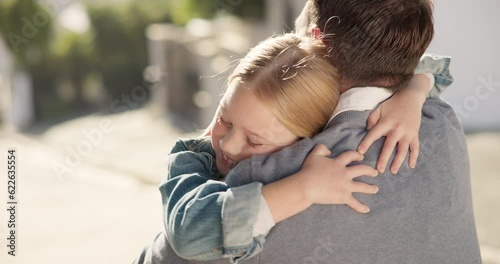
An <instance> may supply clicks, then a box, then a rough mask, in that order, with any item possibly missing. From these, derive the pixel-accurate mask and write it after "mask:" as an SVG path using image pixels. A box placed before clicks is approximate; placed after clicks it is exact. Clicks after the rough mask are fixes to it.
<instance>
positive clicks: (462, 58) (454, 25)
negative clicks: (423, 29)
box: [429, 0, 500, 131]
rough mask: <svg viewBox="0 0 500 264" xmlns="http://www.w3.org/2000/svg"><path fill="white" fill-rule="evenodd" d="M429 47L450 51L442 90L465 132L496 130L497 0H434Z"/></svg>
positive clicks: (499, 95) (499, 104) (499, 72)
mask: <svg viewBox="0 0 500 264" xmlns="http://www.w3.org/2000/svg"><path fill="white" fill-rule="evenodd" d="M434 5H435V13H434V18H435V30H436V35H435V38H434V41H433V43H432V44H431V46H430V47H429V52H433V53H439V54H447V55H451V56H452V64H451V67H450V68H451V73H452V74H453V76H454V77H455V83H454V84H453V85H452V86H451V87H450V88H449V90H448V91H447V92H445V94H444V96H443V97H444V99H445V100H447V101H448V102H449V103H450V104H451V105H453V107H454V108H455V111H457V114H458V115H459V116H460V118H461V119H462V122H463V124H464V128H465V130H466V131H478V130H497V131H498V130H500V66H499V63H500V51H499V48H500V16H499V15H498V13H499V12H500V1H498V0H481V1H452V0H435V1H434Z"/></svg>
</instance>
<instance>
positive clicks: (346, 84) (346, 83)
mask: <svg viewBox="0 0 500 264" xmlns="http://www.w3.org/2000/svg"><path fill="white" fill-rule="evenodd" d="M391 86H392V84H391V83H389V82H387V81H383V80H379V81H374V82H371V83H360V82H356V81H351V80H349V79H344V78H342V79H341V80H340V93H341V94H342V93H344V92H346V91H348V90H349V89H351V88H359V87H381V88H382V87H391ZM389 90H391V89H389Z"/></svg>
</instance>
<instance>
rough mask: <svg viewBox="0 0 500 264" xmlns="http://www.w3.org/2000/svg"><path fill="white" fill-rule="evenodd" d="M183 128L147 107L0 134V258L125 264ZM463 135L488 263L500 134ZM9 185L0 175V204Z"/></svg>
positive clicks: (498, 257)
mask: <svg viewBox="0 0 500 264" xmlns="http://www.w3.org/2000/svg"><path fill="white" fill-rule="evenodd" d="M180 136H184V137H190V136H193V135H188V134H181V133H180V132H179V131H177V130H176V129H174V128H172V127H170V126H169V125H168V124H167V123H166V122H165V121H164V120H163V119H161V118H155V117H152V115H151V114H149V112H148V110H146V109H142V110H137V111H132V112H129V113H122V114H115V115H110V116H100V115H92V116H87V117H83V118H79V119H75V120H72V121H68V122H64V123H61V124H58V125H56V126H53V127H50V128H49V129H47V130H46V131H44V132H41V133H37V134H13V133H3V134H0V146H1V147H0V151H1V153H0V162H4V161H6V160H7V153H6V149H7V148H9V147H14V148H15V149H16V153H17V161H18V171H17V174H18V175H17V182H16V183H17V190H16V191H17V193H16V195H17V200H18V205H17V208H16V209H17V216H16V217H17V218H16V220H17V221H18V222H17V224H18V232H17V234H16V235H17V248H16V254H17V256H16V257H15V258H14V257H10V256H7V255H6V251H7V247H6V245H5V243H6V240H5V238H6V237H7V236H8V235H7V233H6V232H7V228H6V224H5V223H6V221H7V219H6V214H3V213H2V214H0V263H8V264H18V263H26V264H38V263H53V264H59V263H61V264H63V263H64V264H66V263H72V264H80V263H81V264H83V263H106V264H114V263H116V264H118V263H131V262H132V260H133V259H134V258H135V257H136V256H137V255H138V253H139V252H140V250H141V249H142V248H143V247H144V246H145V245H146V244H147V243H148V242H149V241H151V239H152V238H153V237H154V235H155V234H156V233H157V232H159V231H160V230H161V228H162V227H161V203H160V196H159V192H158V191H157V187H156V186H157V184H158V182H159V181H160V179H161V178H162V177H163V173H164V171H165V168H164V166H165V157H166V156H167V153H168V152H169V150H170V148H171V146H172V145H173V143H174V142H175V139H176V138H178V137H180ZM468 143H469V149H470V158H471V163H472V186H473V193H474V205H475V212H476V221H477V228H478V232H479V237H480V242H481V245H482V254H483V259H484V263H500V224H498V219H500V192H499V191H498V190H497V188H498V186H500V177H498V174H499V171H500V134H476V135H469V136H468ZM4 168H5V167H4ZM0 175H5V173H4V172H0ZM2 178H3V179H5V177H2ZM6 185H7V183H6V180H2V181H0V204H1V205H0V207H2V208H4V207H5V206H6V198H7V195H6V193H5V192H6V190H7V186H6ZM4 210H5V209H2V212H5V211H4Z"/></svg>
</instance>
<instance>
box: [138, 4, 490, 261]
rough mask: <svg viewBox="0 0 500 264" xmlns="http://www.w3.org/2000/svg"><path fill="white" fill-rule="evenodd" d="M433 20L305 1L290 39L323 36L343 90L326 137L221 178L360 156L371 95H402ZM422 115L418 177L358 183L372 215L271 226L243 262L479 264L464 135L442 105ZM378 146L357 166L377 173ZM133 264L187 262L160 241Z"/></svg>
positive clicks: (441, 70) (401, 9)
mask: <svg viewBox="0 0 500 264" xmlns="http://www.w3.org/2000/svg"><path fill="white" fill-rule="evenodd" d="M431 13H432V9H431V4H430V2H427V1H416V0H374V1H366V0H336V1H332V0H310V1H308V2H307V4H306V6H305V8H304V10H303V12H302V14H301V16H300V17H299V18H298V19H297V23H296V30H297V32H299V33H302V34H307V35H312V36H315V37H322V38H323V40H324V42H325V44H327V45H328V46H330V47H331V48H332V55H333V56H332V63H333V64H334V65H335V66H336V67H337V68H338V69H339V72H340V74H341V76H342V84H341V85H342V89H343V91H344V93H343V94H342V96H341V101H340V103H339V106H338V108H337V110H336V111H335V113H334V116H333V118H332V120H331V121H330V122H329V124H328V125H327V128H326V129H325V131H324V132H323V133H321V134H319V135H317V136H316V137H314V138H312V139H305V140H303V141H301V142H300V143H299V144H297V145H296V146H294V147H292V148H289V149H286V150H284V151H281V152H279V153H276V154H274V155H271V156H269V157H255V158H252V159H251V160H250V161H245V162H241V163H240V164H239V165H238V166H237V167H236V168H234V169H233V170H232V171H231V172H230V173H229V175H228V176H227V178H226V182H227V183H228V185H229V186H240V185H243V184H246V183H249V182H254V181H259V182H262V183H264V184H267V183H271V182H274V181H277V180H279V179H282V178H284V177H286V176H288V175H290V174H292V173H294V172H296V171H298V170H299V169H300V166H301V165H302V162H303V161H304V159H305V157H306V156H307V154H308V153H309V152H310V151H311V150H312V148H313V147H314V146H315V145H316V144H318V143H322V144H325V145H326V146H327V147H328V148H330V149H331V150H332V153H333V156H336V155H338V154H340V153H342V152H344V151H346V150H352V149H357V148H358V146H359V144H360V142H361V140H362V139H363V137H364V136H365V134H366V129H365V127H366V121H367V118H368V116H369V114H370V110H371V109H373V108H374V107H375V106H376V105H377V104H378V103H380V102H381V101H383V100H385V99H387V97H389V96H390V94H389V95H388V94H387V92H386V90H385V89H381V88H376V87H374V86H377V87H390V88H391V90H393V91H397V90H398V89H401V88H402V87H405V86H406V84H407V82H408V81H409V80H410V78H411V76H412V75H413V72H414V70H415V67H416V66H417V64H418V62H419V58H420V57H421V55H422V54H423V52H424V51H425V49H426V48H427V46H428V45H429V43H430V41H431V39H432V35H433V28H432V16H431ZM448 62H449V61H447V62H446V63H448ZM442 66H443V65H442ZM446 70H447V65H444V66H443V67H438V68H437V69H436V71H435V72H434V73H435V75H436V78H438V79H439V78H446V72H445V71H446ZM438 79H437V80H438ZM445 81H446V80H445ZM367 86H368V87H367ZM356 87H363V88H356ZM422 113H423V114H422V124H421V127H420V135H419V138H420V153H421V154H420V157H419V161H418V164H417V166H416V168H415V169H410V168H409V166H408V165H406V163H405V165H404V166H403V167H402V168H401V170H400V173H399V175H397V176H393V175H391V174H390V173H389V171H388V170H385V168H384V162H382V163H381V164H379V166H378V167H377V168H378V169H379V170H380V171H381V172H384V173H383V174H381V175H379V176H378V177H377V178H375V179H372V178H368V177H366V178H361V179H360V180H362V181H364V182H367V183H370V184H375V185H377V186H378V187H379V188H380V191H379V193H378V194H377V195H374V196H367V195H356V198H358V199H359V200H360V201H362V202H363V203H364V204H366V205H368V206H369V207H370V209H371V212H370V213H369V214H367V215H363V214H358V213H356V212H354V211H353V210H351V209H349V208H347V207H344V206H318V205H315V206H312V207H311V208H309V209H307V210H306V211H304V212H302V213H300V214H298V215H296V216H294V217H292V218H289V219H287V220H285V221H283V222H281V223H279V224H278V225H276V226H275V227H274V228H273V229H272V231H271V232H270V233H269V235H268V236H267V237H266V242H265V246H264V249H263V250H262V252H260V253H259V255H258V256H255V257H253V258H249V259H248V260H247V261H245V262H244V263H273V264H274V263H480V262H481V259H480V254H479V246H478V241H477V235H476V230H475V225H474V217H473V211H472V202H471V191H470V179H469V178H470V175H469V161H468V157H467V147H466V143H465V137H464V135H463V132H462V128H461V126H460V124H459V121H458V119H457V117H456V115H455V113H454V111H453V110H452V109H451V107H450V106H449V105H448V104H446V103H444V102H443V101H441V100H440V99H428V100H427V101H426V103H425V104H424V107H423V109H422ZM383 143H384V142H383V140H378V141H376V142H375V143H374V144H373V145H372V147H371V148H370V149H368V150H364V151H363V152H365V151H366V154H365V159H364V161H363V163H366V164H369V165H373V166H375V164H376V163H377V158H378V156H379V154H380V152H381V151H382V152H384V151H386V150H385V149H384V150H382V146H383ZM390 151H391V152H392V149H391V150H390ZM380 166H381V167H380ZM138 262H139V263H191V262H189V261H186V260H182V259H180V258H178V257H176V256H175V253H173V251H172V250H171V249H170V247H169V246H168V243H167V242H166V241H165V238H164V237H163V236H162V235H161V234H160V235H159V236H158V237H157V238H156V240H155V242H154V243H153V244H152V245H151V246H150V247H149V248H147V249H146V250H145V251H144V252H143V255H142V256H141V257H140V258H139V260H138ZM207 263H227V260H218V261H210V262H207Z"/></svg>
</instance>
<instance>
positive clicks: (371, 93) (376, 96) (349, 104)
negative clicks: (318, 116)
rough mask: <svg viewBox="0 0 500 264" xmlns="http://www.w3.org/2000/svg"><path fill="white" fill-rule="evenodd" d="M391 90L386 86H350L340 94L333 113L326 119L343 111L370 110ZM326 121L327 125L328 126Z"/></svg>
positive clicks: (389, 94)
mask: <svg viewBox="0 0 500 264" xmlns="http://www.w3.org/2000/svg"><path fill="white" fill-rule="evenodd" d="M392 94H393V92H391V91H389V90H388V89H386V88H379V87H355V88H351V89H349V90H347V91H345V92H343V93H342V94H341V95H340V98H339V102H338V104H337V107H335V110H334V111H333V115H332V117H331V118H330V120H328V123H330V122H331V121H332V119H333V118H335V117H336V116H337V115H339V114H340V113H342V112H345V111H366V110H372V109H373V108H375V106H377V105H378V104H379V103H381V102H383V101H384V100H386V99H387V98H389V97H391V96H392ZM328 123H327V126H328Z"/></svg>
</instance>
